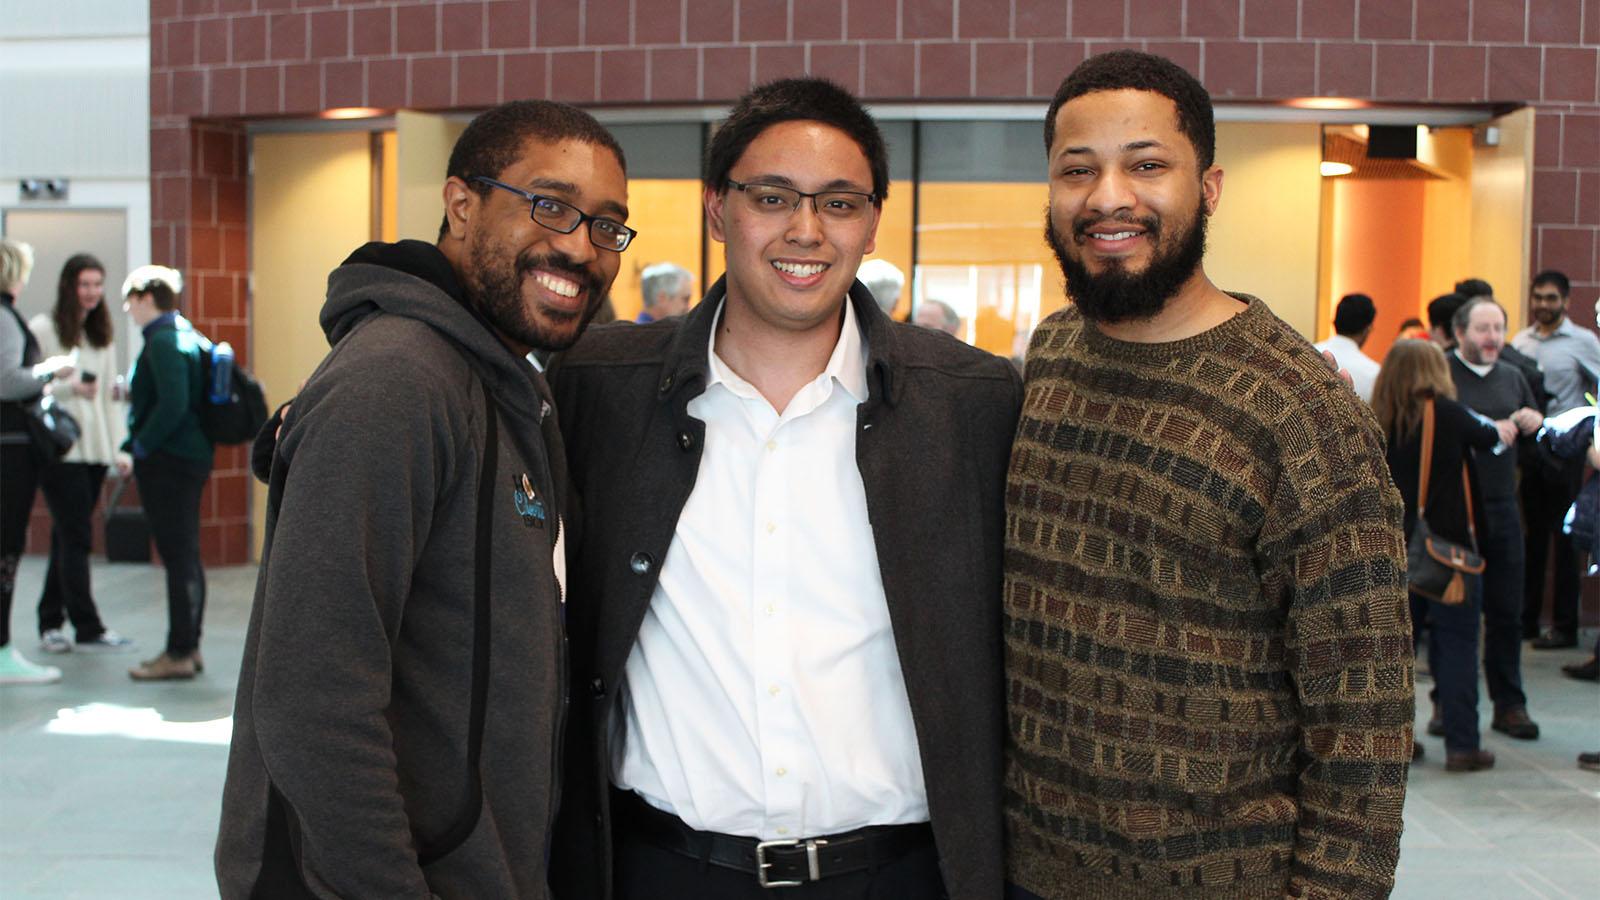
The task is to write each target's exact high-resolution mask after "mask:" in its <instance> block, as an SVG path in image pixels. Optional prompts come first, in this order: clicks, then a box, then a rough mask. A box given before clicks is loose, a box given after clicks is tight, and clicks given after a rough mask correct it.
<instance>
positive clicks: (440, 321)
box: [321, 240, 550, 421]
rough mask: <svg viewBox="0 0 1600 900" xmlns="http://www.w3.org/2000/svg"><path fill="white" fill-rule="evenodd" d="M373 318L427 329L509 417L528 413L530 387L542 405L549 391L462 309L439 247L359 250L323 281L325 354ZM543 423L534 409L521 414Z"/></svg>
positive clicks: (420, 244)
mask: <svg viewBox="0 0 1600 900" xmlns="http://www.w3.org/2000/svg"><path fill="white" fill-rule="evenodd" d="M378 313H383V314H386V315H391V316H405V317H406V318H408V319H415V320H417V321H419V322H423V323H425V324H427V325H428V326H429V327H431V328H433V329H434V330H435V331H438V332H440V333H441V334H443V335H445V336H446V337H448V338H450V340H452V341H454V342H455V343H456V344H458V345H460V346H461V347H462V348H463V349H464V350H465V351H466V356H467V358H468V360H469V361H470V363H471V365H472V367H473V368H474V369H476V370H477V371H478V373H479V375H480V376H481V377H483V379H484V380H485V381H486V382H487V383H488V385H489V389H490V392H491V393H493V394H494V395H495V398H496V399H497V400H498V401H499V402H500V403H501V404H502V405H503V406H505V407H507V409H508V411H512V410H515V409H516V408H517V407H518V406H527V405H528V403H527V402H526V401H524V402H521V403H519V398H525V397H526V393H527V390H528V388H529V387H532V388H533V390H534V393H535V394H536V395H537V398H538V400H540V401H544V402H545V403H548V402H549V400H550V389H549V387H548V386H547V385H546V384H545V382H544V378H543V376H541V375H540V374H539V373H538V371H537V370H535V369H534V367H533V365H532V364H531V363H529V362H528V361H527V360H526V359H523V358H519V357H517V356H514V355H512V352H511V351H510V350H509V349H507V348H506V345H505V344H503V343H501V342H500V338H499V337H498V336H497V335H496V334H495V333H494V330H493V328H492V327H491V326H490V324H489V322H488V320H486V319H485V318H484V317H483V316H482V315H481V314H480V313H479V312H478V311H477V310H475V309H473V308H472V307H471V305H469V304H468V303H467V301H466V293H465V291H464V290H463V289H462V286H461V281H460V279H458V278H457V277H456V273H455V270H454V268H452V267H451V265H450V261H449V260H448V259H446V258H445V255H444V254H443V253H441V252H440V251H439V248H438V247H435V246H434V245H433V244H429V243H426V242H424V241H415V240H405V241H400V242H399V243H395V244H386V243H382V242H379V241H373V242H372V243H369V244H366V245H363V246H362V247H361V248H360V249H358V250H356V251H355V252H354V253H352V254H350V257H349V258H348V259H346V260H345V261H344V262H343V263H342V264H341V265H340V266H339V268H337V269H334V270H333V272H332V273H331V274H329V275H328V297H327V300H326V302H324V303H323V306H322V314H321V321H322V330H323V333H324V334H326V335H327V337H328V345H329V346H337V345H338V343H339V342H340V341H342V340H344V339H345V338H346V337H348V336H349V335H350V333H351V331H352V330H354V329H355V327H356V326H357V325H358V324H359V323H360V322H361V321H362V320H363V319H365V318H367V317H368V316H371V315H375V314H378ZM525 411H526V412H530V413H532V414H533V415H534V417H535V420H536V421H537V420H539V419H542V418H543V416H542V415H541V414H540V413H539V409H538V407H537V403H536V402H535V403H534V405H533V408H531V409H528V410H525Z"/></svg>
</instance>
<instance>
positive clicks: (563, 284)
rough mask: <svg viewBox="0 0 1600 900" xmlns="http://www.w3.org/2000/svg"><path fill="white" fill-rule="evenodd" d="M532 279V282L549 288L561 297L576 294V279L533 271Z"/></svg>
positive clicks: (574, 295)
mask: <svg viewBox="0 0 1600 900" xmlns="http://www.w3.org/2000/svg"><path fill="white" fill-rule="evenodd" d="M533 280H534V283H535V284H538V285H539V286H540V287H544V288H548V289H549V290H551V291H553V292H554V293H557V294H560V295H561V296H563V297H576V296H578V283H577V282H576V281H569V280H567V279H565V278H557V277H556V276H554V275H551V274H550V273H549V272H535V273H534V274H533Z"/></svg>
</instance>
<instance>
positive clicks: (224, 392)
mask: <svg viewBox="0 0 1600 900" xmlns="http://www.w3.org/2000/svg"><path fill="white" fill-rule="evenodd" d="M209 390H210V395H211V396H210V400H211V402H212V403H215V404H218V405H221V404H224V403H229V402H231V401H232V400H233V345H231V344H229V343H228V342H227V341H223V342H221V343H219V344H217V345H216V346H214V347H212V348H211V384H210V387H209Z"/></svg>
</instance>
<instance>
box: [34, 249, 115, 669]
mask: <svg viewBox="0 0 1600 900" xmlns="http://www.w3.org/2000/svg"><path fill="white" fill-rule="evenodd" d="M105 281H106V267H105V266H103V265H101V263H100V260H98V259H95V258H94V257H93V256H90V255H89V254H87V253H79V254H77V255H75V256H73V257H72V258H70V259H68V260H67V264H66V265H65V266H62V268H61V278H60V279H59V280H58V281H57V283H56V305H55V308H54V309H53V310H52V311H51V312H49V313H40V314H39V315H37V316H34V317H33V320H32V321H30V322H29V323H28V328H29V330H31V331H32V332H33V336H34V338H35V339H36V340H37V341H38V342H39V348H40V350H41V351H42V352H43V353H44V355H46V356H57V355H68V354H70V355H71V357H72V358H73V359H74V360H75V361H76V366H77V370H78V378H77V384H78V385H81V387H80V388H78V389H76V390H74V392H73V395H72V396H71V397H68V398H67V399H65V400H63V401H62V406H64V407H65V408H66V410H67V412H69V413H71V414H72V416H73V417H74V418H76V419H77V420H78V428H79V434H78V440H77V442H76V443H74V444H73V445H72V449H71V450H69V451H67V455H66V456H64V457H62V459H61V461H60V462H58V463H56V464H54V465H50V466H46V467H44V468H43V469H41V470H40V472H39V489H40V490H41V491H43V492H44V499H45V503H46V504H47V505H48V506H49V507H50V517H51V519H52V520H53V526H52V527H51V529H50V564H49V567H48V568H47V569H46V572H45V579H44V592H43V594H41V595H40V597H39V647H40V649H42V650H44V651H45V652H46V653H66V652H68V651H70V650H72V649H73V647H74V646H76V647H77V648H78V649H80V650H124V649H127V648H128V647H129V646H130V645H131V644H132V642H131V641H129V640H128V639H127V638H125V637H123V636H121V635H119V634H117V633H116V632H115V631H112V630H111V629H109V628H107V627H105V624H104V623H103V622H101V621H100V612H99V610H98V609H96V608H95V604H94V595H93V593H92V592H91V591H90V587H89V554H90V553H91V552H92V551H93V549H94V530H93V526H92V524H91V522H92V520H93V518H94V507H95V504H96V503H97V502H99V499H100V486H101V485H102V484H103V483H104V482H105V479H106V470H107V469H108V468H109V467H111V466H115V467H116V469H117V474H118V475H119V476H123V477H126V476H127V474H128V473H129V472H130V471H132V467H133V458H132V457H130V456H129V455H128V454H126V453H123V452H121V451H119V450H118V449H117V448H118V447H119V446H121V445H122V441H123V439H124V438H126V437H127V432H128V425H127V412H126V411H125V409H124V408H123V405H122V404H121V403H118V402H115V399H116V398H113V397H112V396H111V394H112V391H110V390H108V389H106V387H107V386H106V385H103V384H101V382H100V379H101V378H112V377H114V376H115V375H116V374H117V372H118V371H119V368H118V366H117V357H116V348H115V347H114V346H113V344H112V337H113V333H112V327H111V314H110V312H108V311H107V309H106V302H105V299H106V291H105ZM68 619H70V620H71V621H72V632H73V636H72V639H68V637H67V634H66V631H65V630H64V629H63V627H62V626H63V625H65V624H66V621H67V620H68Z"/></svg>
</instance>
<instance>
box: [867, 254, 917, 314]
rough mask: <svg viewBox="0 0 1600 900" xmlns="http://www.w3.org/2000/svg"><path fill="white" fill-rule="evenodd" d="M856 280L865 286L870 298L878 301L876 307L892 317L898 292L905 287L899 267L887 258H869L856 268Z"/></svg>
mask: <svg viewBox="0 0 1600 900" xmlns="http://www.w3.org/2000/svg"><path fill="white" fill-rule="evenodd" d="M856 280H857V281H859V282H861V283H862V284H864V285H866V286H867V290H869V291H871V292H872V299H874V300H876V301H878V308H879V309H881V310H883V314H884V315H886V316H888V317H889V318H891V319H893V318H894V308H895V307H896V306H897V305H899V303H900V292H901V291H903V290H905V287H906V275H905V273H904V272H902V271H900V267H899V266H896V265H895V264H894V263H892V262H889V261H888V260H887V259H869V260H867V261H866V262H864V263H862V264H861V268H859V269H857V270H856ZM900 321H903V320H900Z"/></svg>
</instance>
